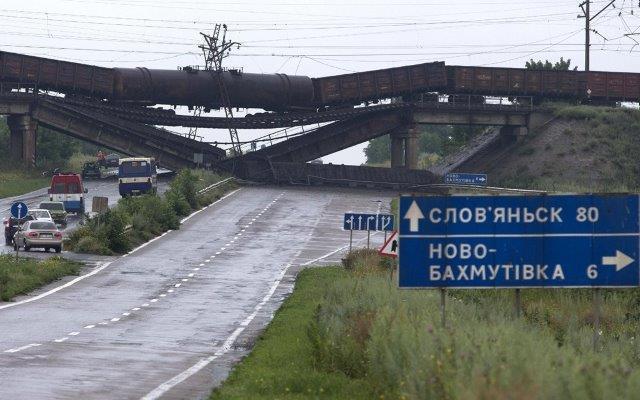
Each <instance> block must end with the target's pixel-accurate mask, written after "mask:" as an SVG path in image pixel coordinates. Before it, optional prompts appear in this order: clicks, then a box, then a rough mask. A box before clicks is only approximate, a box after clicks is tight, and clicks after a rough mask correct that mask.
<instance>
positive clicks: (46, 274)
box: [0, 255, 81, 301]
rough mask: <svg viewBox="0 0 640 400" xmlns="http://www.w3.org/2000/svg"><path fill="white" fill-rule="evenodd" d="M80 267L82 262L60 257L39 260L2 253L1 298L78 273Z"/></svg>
mask: <svg viewBox="0 0 640 400" xmlns="http://www.w3.org/2000/svg"><path fill="white" fill-rule="evenodd" d="M80 267H81V264H80V263H77V262H74V261H69V260H65V259H63V258H60V257H51V258H49V259H47V260H42V261H38V260H33V259H27V258H19V259H16V258H15V256H13V255H0V298H1V299H2V300H3V301H9V300H11V299H12V298H13V297H15V296H17V295H19V294H26V293H28V292H30V291H32V290H33V289H36V288H38V287H40V286H43V285H45V284H47V283H50V282H53V281H55V280H57V279H60V278H62V277H63V276H65V275H77V274H78V273H79V271H80Z"/></svg>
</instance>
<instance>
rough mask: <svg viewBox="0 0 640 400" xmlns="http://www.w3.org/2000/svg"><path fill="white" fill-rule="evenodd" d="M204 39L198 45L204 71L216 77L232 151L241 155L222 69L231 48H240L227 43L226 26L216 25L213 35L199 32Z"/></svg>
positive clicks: (234, 43) (236, 44)
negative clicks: (223, 61)
mask: <svg viewBox="0 0 640 400" xmlns="http://www.w3.org/2000/svg"><path fill="white" fill-rule="evenodd" d="M200 34H201V35H202V37H203V38H204V41H205V44H204V45H200V46H199V47H200V49H201V50H202V53H203V55H204V61H205V70H206V71H211V73H213V74H215V75H216V79H217V80H218V86H219V89H220V102H221V103H222V108H223V109H224V114H225V116H226V118H227V128H228V129H229V134H230V136H231V144H232V147H233V151H234V152H235V154H236V155H239V154H242V149H241V148H240V139H239V138H238V130H237V129H236V128H234V127H233V126H232V125H231V123H230V120H229V119H230V118H233V109H232V107H231V101H230V100H229V92H228V91H227V87H226V85H225V82H224V77H223V72H224V69H223V68H222V60H223V59H225V58H227V57H228V56H229V51H230V50H231V48H232V47H233V46H237V47H238V48H239V47H240V43H237V42H230V41H227V25H226V24H216V26H215V27H214V29H213V35H211V36H210V35H207V34H205V33H202V32H200Z"/></svg>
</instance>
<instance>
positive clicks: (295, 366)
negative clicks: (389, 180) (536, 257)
mask: <svg viewBox="0 0 640 400" xmlns="http://www.w3.org/2000/svg"><path fill="white" fill-rule="evenodd" d="M354 256H355V263H354V264H353V265H355V267H354V268H353V269H351V270H345V269H343V268H340V267H329V268H322V269H308V270H305V271H303V272H301V273H300V275H299V277H298V282H297V285H296V289H295V291H294V293H293V294H292V296H291V297H290V298H289V299H288V300H287V301H286V302H285V304H284V305H283V306H282V308H281V309H280V310H279V311H278V313H277V314H276V316H275V318H274V320H273V322H272V323H271V325H270V326H269V327H268V328H267V330H266V332H265V333H264V334H263V336H262V338H261V339H260V340H259V341H258V342H257V345H256V347H255V349H254V351H253V352H252V353H251V355H249V356H248V357H247V358H246V359H245V360H244V361H243V362H242V363H241V364H240V365H239V366H238V367H237V368H236V369H235V370H234V371H233V372H232V374H231V376H230V377H229V379H228V380H227V382H226V383H225V384H224V385H223V386H222V387H221V388H220V389H218V390H216V391H215V392H214V393H213V395H212V399H249V398H280V399H300V398H332V399H352V398H387V399H560V398H562V399H604V398H636V397H637V396H638V393H640V368H638V367H640V357H639V356H640V345H638V339H636V338H637V337H638V334H639V333H640V332H639V329H638V328H639V327H640V322H639V321H640V311H638V310H639V308H638V307H639V306H640V291H639V290H637V289H631V290H618V291H614V290H607V291H604V292H603V298H604V301H603V306H602V322H601V327H602V330H601V336H600V341H599V343H600V344H599V348H598V351H597V352H594V351H593V348H592V337H593V328H592V323H593V313H592V304H591V301H592V293H591V291H589V290H524V291H523V293H522V304H523V317H521V318H520V319H516V318H515V317H514V316H513V293H512V291H508V290H507V291H495V290H484V291H482V290H477V291H450V292H449V293H448V300H447V301H448V303H447V320H448V324H447V327H446V328H443V327H442V326H441V321H440V310H439V307H440V301H439V294H438V292H435V291H427V290H423V291H401V290H398V289H397V286H396V283H395V281H394V280H392V278H391V277H390V273H389V271H390V270H389V269H388V262H386V261H382V260H380V259H379V258H378V257H377V255H375V254H366V253H363V252H360V253H359V254H357V255H354Z"/></svg>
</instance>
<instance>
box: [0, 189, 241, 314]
mask: <svg viewBox="0 0 640 400" xmlns="http://www.w3.org/2000/svg"><path fill="white" fill-rule="evenodd" d="M240 190H242V188H239V189H236V190H234V191H233V192H231V193H229V194H227V195H226V196H223V197H221V198H220V199H218V200H217V201H215V202H213V203H211V204H210V205H209V206H208V207H211V206H213V205H214V204H216V203H219V202H221V201H222V200H224V199H226V198H227V197H229V196H232V195H234V194H236V193H237V192H238V191H240ZM202 210H204V209H201V210H198V211H196V212H194V213H193V214H191V215H189V216H188V217H186V218H184V219H183V220H182V221H183V222H184V221H186V220H188V219H189V218H191V217H193V216H194V215H195V214H197V213H199V212H200V211H202ZM169 232H171V230H169V231H167V232H165V233H163V234H162V235H160V236H157V237H155V238H153V239H151V240H150V241H148V242H147V243H144V244H142V245H140V246H138V247H136V248H135V249H133V250H131V251H130V252H129V253H127V254H125V255H123V256H122V257H126V256H128V255H130V254H132V253H135V252H136V251H138V250H140V249H142V248H144V247H145V246H148V245H149V244H151V243H153V242H154V241H156V240H158V239H160V238H162V237H164V236H165V235H166V234H168V233H169ZM116 261H117V260H116ZM113 262H114V261H109V262H106V263H104V264H102V265H101V266H100V267H97V268H95V269H94V270H93V271H91V272H89V273H87V274H85V275H82V276H79V277H77V278H75V279H73V280H71V281H69V282H67V283H65V284H64V285H60V286H58V287H55V288H53V289H51V290H49V291H47V292H44V293H42V294H40V295H38V296H34V297H31V298H29V299H25V300H22V301H16V302H15V303H10V304H4V305H2V306H0V310H3V309H5V308H11V307H15V306H19V305H22V304H27V303H31V302H32V301H36V300H40V299H42V298H44V297H47V296H50V295H52V294H54V293H56V292H58V291H60V290H62V289H65V288H68V287H69V286H72V285H75V284H76V283H78V282H80V281H82V280H84V279H87V278H89V277H90V276H93V275H95V274H97V273H98V272H100V271H102V270H104V269H105V268H107V267H109V266H110V265H111V264H112V263H113Z"/></svg>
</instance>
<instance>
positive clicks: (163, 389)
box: [142, 264, 291, 400]
mask: <svg viewBox="0 0 640 400" xmlns="http://www.w3.org/2000/svg"><path fill="white" fill-rule="evenodd" d="M290 266H291V264H287V266H286V267H285V268H284V269H283V270H282V272H281V273H280V276H279V277H278V279H277V280H276V281H275V282H274V283H273V285H272V286H271V289H269V292H268V293H267V295H266V296H264V298H263V299H262V301H261V302H260V303H258V305H256V307H255V308H254V311H253V312H252V313H251V314H250V315H249V316H248V317H247V318H245V319H244V320H243V321H242V322H241V323H240V327H239V328H237V329H236V330H234V331H233V333H232V334H231V335H230V336H229V337H228V338H227V340H225V341H224V343H223V344H222V347H220V349H219V350H218V351H216V352H215V353H214V354H213V355H212V356H209V357H207V358H203V359H201V360H200V361H198V362H197V363H196V364H194V365H193V366H191V367H190V368H188V369H186V370H185V371H183V372H181V373H180V374H178V375H176V376H174V377H173V378H171V379H169V380H168V381H166V382H164V383H162V384H161V385H160V386H158V387H157V388H155V389H153V390H152V391H151V392H149V393H147V394H146V395H145V396H144V397H142V400H155V399H158V398H160V397H161V396H162V395H164V394H165V393H167V392H168V391H169V390H171V389H172V388H173V387H175V386H176V385H178V384H180V383H181V382H183V381H184V380H185V379H187V378H189V377H191V376H193V375H195V374H196V373H198V371H200V370H201V369H202V368H204V367H206V366H207V365H209V364H211V362H212V361H213V360H215V359H216V358H218V357H220V356H222V355H224V354H225V353H227V352H228V351H229V350H231V347H232V346H233V343H234V342H235V341H236V339H237V338H238V336H240V334H241V333H242V332H243V331H244V330H245V329H246V327H247V326H248V325H249V324H250V323H251V321H252V320H253V319H254V318H255V317H256V315H258V312H259V311H260V309H261V308H262V307H263V306H264V305H265V304H266V303H267V302H268V301H269V299H271V297H272V296H273V293H275V291H276V289H277V288H278V285H280V282H281V281H282V278H283V277H284V275H285V274H286V272H287V271H288V270H289V267H290Z"/></svg>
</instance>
